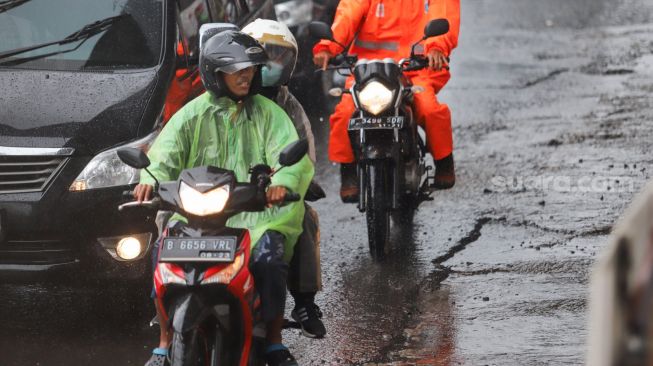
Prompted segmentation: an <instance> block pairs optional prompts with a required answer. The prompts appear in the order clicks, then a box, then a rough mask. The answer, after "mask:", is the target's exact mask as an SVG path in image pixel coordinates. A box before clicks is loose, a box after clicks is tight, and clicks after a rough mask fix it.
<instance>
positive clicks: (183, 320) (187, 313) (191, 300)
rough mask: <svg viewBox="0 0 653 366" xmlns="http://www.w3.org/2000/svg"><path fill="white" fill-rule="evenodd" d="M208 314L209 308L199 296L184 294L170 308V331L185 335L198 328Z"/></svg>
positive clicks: (209, 312) (190, 293)
mask: <svg viewBox="0 0 653 366" xmlns="http://www.w3.org/2000/svg"><path fill="white" fill-rule="evenodd" d="M210 314H211V308H210V307H209V306H208V305H207V304H206V303H205V302H204V300H203V299H202V297H201V296H199V295H198V294H195V293H192V292H189V293H186V294H184V295H182V296H181V297H180V298H179V299H178V300H177V301H176V302H175V304H174V305H173V307H172V312H171V314H170V317H171V319H172V329H173V330H174V331H175V332H177V333H186V332H188V331H190V330H192V329H196V328H198V327H199V325H200V324H202V322H203V321H204V320H205V319H206V318H207V317H208V316H209V315H210Z"/></svg>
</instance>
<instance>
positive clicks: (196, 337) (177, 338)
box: [170, 331, 210, 366]
mask: <svg viewBox="0 0 653 366" xmlns="http://www.w3.org/2000/svg"><path fill="white" fill-rule="evenodd" d="M201 341H202V339H201V337H200V334H199V332H198V331H191V332H188V333H186V334H181V333H177V332H175V333H174V335H173V336H172V344H171V346H170V364H171V365H172V366H198V365H202V366H203V365H206V361H207V360H206V357H205V355H206V353H205V352H204V347H202V345H201V344H200V342H201ZM209 354H210V353H209Z"/></svg>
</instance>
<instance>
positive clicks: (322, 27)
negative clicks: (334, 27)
mask: <svg viewBox="0 0 653 366" xmlns="http://www.w3.org/2000/svg"><path fill="white" fill-rule="evenodd" d="M308 34H310V35H311V36H313V37H315V38H318V39H326V40H329V41H333V40H334V39H333V32H332V31H331V27H329V26H328V25H327V24H326V23H324V22H311V23H310V24H309V25H308Z"/></svg>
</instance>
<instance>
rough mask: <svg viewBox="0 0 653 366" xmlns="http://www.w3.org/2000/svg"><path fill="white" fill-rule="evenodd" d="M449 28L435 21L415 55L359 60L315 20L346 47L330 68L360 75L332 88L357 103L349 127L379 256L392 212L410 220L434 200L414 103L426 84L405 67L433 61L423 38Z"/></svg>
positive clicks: (361, 203) (323, 34) (327, 34)
mask: <svg viewBox="0 0 653 366" xmlns="http://www.w3.org/2000/svg"><path fill="white" fill-rule="evenodd" d="M448 31H449V22H448V21H447V20H446V19H435V20H432V21H430V22H429V23H428V24H427V26H426V27H425V30H424V37H423V38H422V39H421V40H420V41H419V42H417V43H415V44H414V45H413V46H412V50H411V55H410V57H408V58H404V59H402V60H400V61H399V62H396V61H394V60H393V59H389V58H387V59H383V60H366V59H360V60H359V59H358V57H357V56H356V55H349V54H347V50H348V49H349V47H346V46H344V45H342V44H340V43H338V42H337V41H336V40H335V39H334V38H333V33H332V32H331V28H330V27H329V26H328V25H327V24H325V23H321V22H312V23H311V24H310V25H309V32H310V33H311V35H312V36H313V37H315V38H318V39H325V40H329V41H332V42H334V43H336V44H338V45H340V46H341V47H342V49H343V50H344V51H343V53H342V54H340V55H338V56H336V57H334V58H333V59H331V60H329V64H330V65H331V66H330V67H328V69H330V70H342V69H346V70H350V72H351V74H352V75H353V76H354V84H353V85H352V87H351V88H350V89H348V90H347V89H344V88H334V89H331V90H330V91H329V94H331V95H332V96H341V95H342V94H343V93H349V94H351V96H352V98H353V99H354V104H355V106H356V111H355V112H354V115H353V116H352V118H351V119H350V120H349V126H348V130H349V138H350V141H351V144H352V148H353V150H354V155H355V159H356V163H357V172H358V180H359V192H360V193H359V199H358V209H359V210H360V212H365V213H366V219H367V231H368V240H369V249H370V253H371V255H372V258H373V259H375V260H381V259H383V258H384V257H385V256H386V255H387V254H388V252H389V244H390V243H389V241H390V219H391V217H392V221H393V222H394V223H395V224H398V225H400V226H404V227H405V226H410V225H412V222H413V217H414V214H415V211H416V209H417V207H418V206H419V204H420V203H422V202H423V201H426V200H432V198H431V193H432V191H431V189H430V183H431V182H432V181H433V179H434V175H433V173H432V171H433V167H432V166H430V165H428V166H427V164H426V160H425V156H426V153H427V148H426V144H425V141H424V138H423V137H422V136H421V135H420V134H419V131H418V128H417V127H418V126H417V121H416V120H415V117H414V115H415V113H414V111H413V106H412V99H413V95H414V94H415V93H418V92H420V87H418V86H413V85H412V84H411V82H410V80H409V79H408V78H407V77H406V75H405V73H406V72H410V71H417V70H421V69H424V68H425V67H427V66H428V59H427V58H426V57H424V56H423V55H417V54H415V49H416V47H417V45H419V43H420V42H422V41H424V40H426V39H427V38H430V37H435V36H439V35H443V34H445V33H447V32H448Z"/></svg>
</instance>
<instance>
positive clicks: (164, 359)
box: [145, 348, 170, 366]
mask: <svg viewBox="0 0 653 366" xmlns="http://www.w3.org/2000/svg"><path fill="white" fill-rule="evenodd" d="M168 365H170V363H169V362H168V350H167V349H164V348H155V349H154V350H153V351H152V356H150V359H149V360H147V362H146V363H145V366H168Z"/></svg>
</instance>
